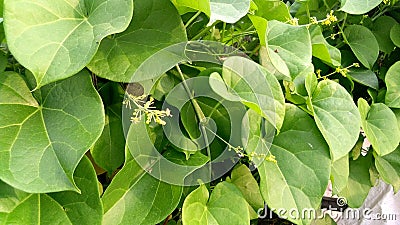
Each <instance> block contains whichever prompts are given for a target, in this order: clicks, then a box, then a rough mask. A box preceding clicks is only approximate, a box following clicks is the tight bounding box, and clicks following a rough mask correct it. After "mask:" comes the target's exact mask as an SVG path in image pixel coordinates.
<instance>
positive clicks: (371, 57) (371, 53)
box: [344, 0, 379, 69]
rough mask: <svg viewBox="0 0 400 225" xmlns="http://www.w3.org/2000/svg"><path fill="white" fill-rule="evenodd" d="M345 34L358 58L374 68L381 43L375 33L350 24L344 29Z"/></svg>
mask: <svg viewBox="0 0 400 225" xmlns="http://www.w3.org/2000/svg"><path fill="white" fill-rule="evenodd" d="M363 1H364V0H363ZM344 36H345V37H346V39H347V42H348V45H349V46H350V48H351V50H352V51H353V53H354V54H355V55H356V57H357V59H358V60H360V62H361V63H362V64H363V65H364V66H365V67H367V68H368V69H372V66H373V65H374V63H375V61H376V60H377V58H378V54H379V44H378V41H377V40H376V38H375V36H374V34H373V33H372V32H371V31H370V30H369V29H368V28H366V27H364V26H361V25H350V26H348V27H347V28H346V29H345V30H344Z"/></svg>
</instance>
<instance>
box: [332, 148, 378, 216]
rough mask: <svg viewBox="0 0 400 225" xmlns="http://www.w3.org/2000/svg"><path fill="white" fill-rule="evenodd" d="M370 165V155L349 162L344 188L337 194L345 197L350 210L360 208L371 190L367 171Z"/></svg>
mask: <svg viewBox="0 0 400 225" xmlns="http://www.w3.org/2000/svg"><path fill="white" fill-rule="evenodd" d="M371 165H372V154H368V155H367V156H360V157H359V158H358V159H357V160H350V175H349V181H348V183H347V185H346V187H345V188H344V189H343V190H342V191H341V192H340V193H339V196H342V197H345V198H346V199H347V203H348V205H349V207H351V208H358V207H360V206H361V205H362V204H363V202H364V200H365V198H366V197H367V195H368V192H369V190H370V189H371V182H370V173H369V169H370V167H371Z"/></svg>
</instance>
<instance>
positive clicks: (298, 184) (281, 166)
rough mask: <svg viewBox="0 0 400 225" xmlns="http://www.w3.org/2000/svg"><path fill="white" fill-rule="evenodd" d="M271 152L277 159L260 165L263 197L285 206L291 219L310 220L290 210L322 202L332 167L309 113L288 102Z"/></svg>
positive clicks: (303, 222) (271, 206)
mask: <svg viewBox="0 0 400 225" xmlns="http://www.w3.org/2000/svg"><path fill="white" fill-rule="evenodd" d="M271 152H272V154H273V155H274V156H275V157H276V160H277V163H273V162H268V161H265V162H263V163H262V164H261V165H260V167H259V168H258V171H259V174H260V179H261V182H260V188H261V194H262V195H263V197H264V200H265V201H266V203H267V204H268V206H269V207H270V208H274V209H279V208H284V209H286V213H284V214H281V216H287V218H289V219H290V221H292V222H294V223H296V224H309V223H310V222H311V221H309V220H310V218H293V217H291V216H289V214H288V212H289V211H290V210H292V209H297V210H298V212H302V210H303V209H310V208H314V209H317V208H318V207H319V205H320V204H321V199H322V196H323V194H324V192H325V189H326V187H327V185H328V180H329V175H330V167H331V163H330V159H329V148H328V146H327V144H326V143H325V141H324V138H323V137H322V135H321V134H320V133H319V131H318V128H317V126H316V125H315V123H314V121H313V120H312V119H311V118H310V117H309V116H308V114H307V113H305V112H303V111H302V110H301V109H299V108H297V107H296V106H294V105H291V104H287V105H286V114H285V120H284V122H283V126H282V129H281V133H280V134H279V135H277V136H276V137H275V138H274V141H273V144H272V147H271ZM277 190H278V191H277ZM279 213H281V212H279Z"/></svg>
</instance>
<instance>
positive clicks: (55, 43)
mask: <svg viewBox="0 0 400 225" xmlns="http://www.w3.org/2000/svg"><path fill="white" fill-rule="evenodd" d="M132 12H133V3H132V0H97V1H91V0H45V1H42V0H5V2H4V29H5V32H6V35H7V45H8V47H9V49H10V51H11V52H12V53H13V55H14V57H15V58H16V59H17V60H18V62H20V63H21V64H22V65H23V66H25V67H26V68H28V69H29V70H30V71H32V73H33V74H34V76H35V78H36V85H37V88H39V87H41V86H43V85H45V84H48V83H51V82H54V81H57V80H61V79H64V78H67V77H70V76H72V75H74V74H76V73H77V72H79V71H80V70H82V69H83V67H85V66H86V65H87V64H88V63H89V62H90V60H91V59H92V58H93V56H94V54H95V53H96V51H97V48H98V46H99V43H100V41H101V40H102V39H103V38H104V37H106V36H108V35H110V34H114V33H117V32H122V31H123V30H125V29H126V28H127V26H128V24H129V22H130V20H131V18H132Z"/></svg>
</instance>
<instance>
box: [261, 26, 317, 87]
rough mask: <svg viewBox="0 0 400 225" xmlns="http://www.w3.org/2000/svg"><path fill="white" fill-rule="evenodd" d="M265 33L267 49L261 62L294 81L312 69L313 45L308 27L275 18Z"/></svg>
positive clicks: (272, 70)
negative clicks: (293, 24)
mask: <svg viewBox="0 0 400 225" xmlns="http://www.w3.org/2000/svg"><path fill="white" fill-rule="evenodd" d="M260 34H261V33H260ZM265 35H266V37H265V40H266V42H267V43H266V45H267V51H265V52H264V54H263V55H262V61H261V62H262V65H263V66H265V67H266V68H267V69H268V70H269V71H270V72H273V73H274V74H275V75H276V76H278V77H282V78H283V77H286V78H285V79H288V80H291V81H294V80H295V79H296V77H298V76H300V75H301V74H303V73H304V72H305V71H308V70H310V67H312V64H311V57H312V46H311V38H310V34H309V32H308V29H307V28H306V27H304V26H292V25H289V24H286V23H282V22H278V21H275V20H273V21H268V26H267V32H266V34H265ZM294 37H295V38H294ZM274 70H275V71H274ZM311 71H312V70H311ZM297 79H299V78H297Z"/></svg>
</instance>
